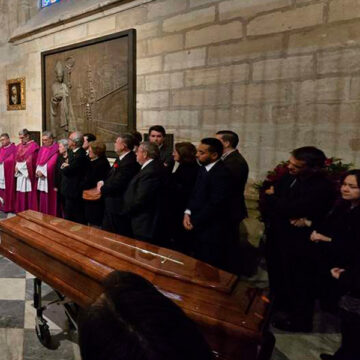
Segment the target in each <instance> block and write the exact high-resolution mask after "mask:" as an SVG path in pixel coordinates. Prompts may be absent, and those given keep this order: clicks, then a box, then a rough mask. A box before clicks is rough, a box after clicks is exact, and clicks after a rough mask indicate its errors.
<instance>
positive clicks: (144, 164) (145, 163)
mask: <svg viewBox="0 0 360 360" xmlns="http://www.w3.org/2000/svg"><path fill="white" fill-rule="evenodd" d="M153 160H154V159H149V160H147V161H145V162H144V163H143V165H142V167H141V170H142V169H144V168H145V166H148V165H149V164H150V163H151V162H152V161H153Z"/></svg>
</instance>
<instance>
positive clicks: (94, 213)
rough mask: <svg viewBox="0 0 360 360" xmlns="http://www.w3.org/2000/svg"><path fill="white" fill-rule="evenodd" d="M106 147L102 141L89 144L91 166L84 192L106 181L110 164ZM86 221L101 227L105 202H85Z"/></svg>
mask: <svg viewBox="0 0 360 360" xmlns="http://www.w3.org/2000/svg"><path fill="white" fill-rule="evenodd" d="M105 152H106V145H105V144H104V143H102V142H100V141H92V142H90V143H89V159H90V165H89V167H88V171H87V173H86V175H85V178H84V182H83V184H82V188H83V190H89V189H93V188H95V187H96V185H97V183H98V181H102V180H104V179H106V177H107V175H108V173H109V171H110V164H109V161H108V159H107V158H106V156H105ZM84 207H85V219H86V222H87V223H88V224H90V225H95V226H99V227H100V226H101V224H102V221H103V217H104V202H103V199H101V198H100V199H99V200H84Z"/></svg>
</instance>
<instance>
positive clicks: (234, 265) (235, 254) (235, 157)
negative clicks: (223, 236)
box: [216, 130, 249, 274]
mask: <svg viewBox="0 0 360 360" xmlns="http://www.w3.org/2000/svg"><path fill="white" fill-rule="evenodd" d="M216 138H217V139H219V140H220V141H221V143H222V144H223V147H224V150H223V154H222V157H221V159H222V160H223V162H224V164H225V167H226V168H227V169H228V170H229V173H230V175H231V176H230V182H231V198H230V202H229V206H228V212H229V220H230V229H229V230H230V233H231V236H230V237H231V240H230V246H229V254H228V269H227V270H229V271H231V272H233V273H235V274H240V272H241V251H240V243H239V240H240V232H239V230H240V223H241V221H242V220H243V219H244V218H246V217H247V209H246V204H245V196H244V191H245V185H246V182H247V179H248V175H249V166H248V164H247V162H246V160H245V159H244V157H243V156H242V155H241V154H240V153H239V151H238V150H237V149H236V147H237V146H238V143H239V137H238V135H237V134H236V133H234V132H233V131H230V130H222V131H218V132H217V133H216Z"/></svg>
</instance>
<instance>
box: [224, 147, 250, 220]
mask: <svg viewBox="0 0 360 360" xmlns="http://www.w3.org/2000/svg"><path fill="white" fill-rule="evenodd" d="M223 161H224V164H225V167H226V168H227V169H228V170H229V172H230V175H231V199H230V205H229V207H230V212H231V214H230V217H231V219H233V220H235V221H239V222H240V221H242V220H243V219H244V218H246V217H247V209H246V204H245V197H244V191H245V185H246V182H247V179H248V175H249V166H248V164H247V162H246V160H245V159H244V157H243V156H242V155H241V154H240V153H239V151H238V150H235V151H233V152H232V153H230V154H229V155H228V156H227V157H226V158H225V159H224V160H223Z"/></svg>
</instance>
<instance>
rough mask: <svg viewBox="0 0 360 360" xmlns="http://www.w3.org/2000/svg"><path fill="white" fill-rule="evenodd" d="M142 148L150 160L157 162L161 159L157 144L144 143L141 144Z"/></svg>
mask: <svg viewBox="0 0 360 360" xmlns="http://www.w3.org/2000/svg"><path fill="white" fill-rule="evenodd" d="M140 146H141V148H142V149H143V150H144V151H146V153H147V157H148V158H150V159H154V160H156V159H158V158H159V157H160V150H159V147H158V146H157V144H156V143H153V142H150V141H143V142H141V143H140Z"/></svg>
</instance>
